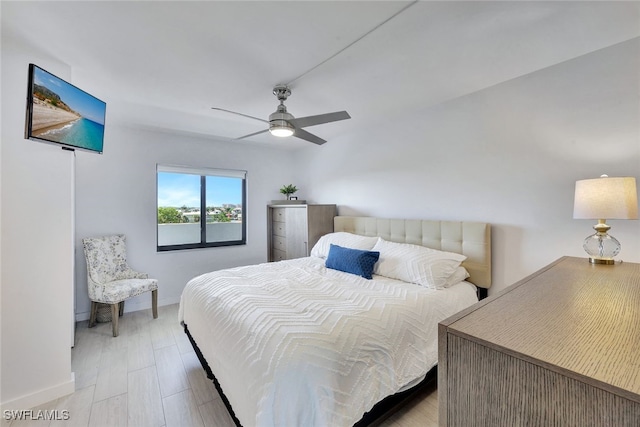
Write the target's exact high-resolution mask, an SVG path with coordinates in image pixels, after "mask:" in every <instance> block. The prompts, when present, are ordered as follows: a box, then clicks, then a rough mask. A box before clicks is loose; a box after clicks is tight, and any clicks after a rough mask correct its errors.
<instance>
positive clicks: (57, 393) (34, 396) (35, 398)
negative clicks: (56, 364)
mask: <svg viewBox="0 0 640 427" xmlns="http://www.w3.org/2000/svg"><path fill="white" fill-rule="evenodd" d="M75 391H76V378H75V374H74V373H73V372H71V378H70V379H69V381H66V382H64V383H62V384H58V385H55V386H53V387H49V388H46V389H44V390H40V391H37V392H35V393H31V394H28V395H25V396H21V397H18V398H17V399H13V400H9V401H7V402H2V404H1V405H0V406H1V407H2V413H3V414H4V411H7V410H9V411H12V410H13V411H19V410H28V409H31V408H34V407H36V406H39V405H42V404H44V403H47V402H51V401H52V400H56V399H58V398H60V397H63V396H67V395H69V394H71V393H73V392H75Z"/></svg>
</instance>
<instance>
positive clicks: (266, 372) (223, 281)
mask: <svg viewBox="0 0 640 427" xmlns="http://www.w3.org/2000/svg"><path fill="white" fill-rule="evenodd" d="M476 301H477V299H476V296H475V288H474V287H473V286H472V285H470V284H468V283H465V282H463V283H460V284H458V285H455V286H453V287H451V288H448V289H445V290H438V291H436V290H430V289H426V288H424V287H421V286H419V285H415V284H410V283H405V282H400V281H397V280H392V279H387V278H384V277H381V276H374V279H373V280H365V279H363V278H361V277H358V276H355V275H352V274H347V273H342V272H339V271H335V270H330V269H327V268H325V267H324V260H323V259H320V258H301V259H296V260H289V261H282V262H277V263H269V264H260V265H254V266H248V267H240V268H234V269H230V270H222V271H216V272H213V273H208V274H204V275H202V276H199V277H196V278H194V279H193V280H191V281H190V282H189V283H188V284H187V286H186V288H185V290H184V292H183V294H182V298H181V302H180V312H179V317H180V321H184V323H185V324H186V325H187V326H188V328H189V332H190V333H191V334H192V336H193V337H194V339H195V341H196V343H197V344H198V347H199V348H200V350H201V351H202V353H203V355H204V357H205V358H206V360H207V362H208V363H209V366H210V367H211V370H212V371H213V373H214V374H215V375H216V378H217V379H218V381H219V382H220V385H221V387H222V389H223V390H224V393H225V395H226V396H227V398H228V399H229V401H230V403H231V406H232V407H233V410H234V412H235V413H236V416H237V417H238V419H239V420H240V422H241V423H242V425H243V426H245V427H251V426H261V427H263V426H264V427H266V426H274V427H275V426H277V427H286V426H305V427H313V426H316V427H321V426H322V427H324V426H351V425H353V424H354V423H355V422H357V421H358V420H359V419H360V418H361V417H362V416H363V414H364V413H365V412H367V411H369V410H370V409H371V408H372V407H373V405H374V404H375V403H377V402H378V401H380V400H381V399H383V398H384V397H386V396H388V395H391V394H394V393H396V392H398V391H399V390H400V389H402V388H403V387H404V386H406V385H408V384H410V383H412V382H413V381H415V380H416V379H418V378H421V377H423V376H424V375H425V373H426V372H427V371H429V369H431V368H432V367H433V366H434V365H435V364H436V363H437V357H438V353H437V352H438V350H437V334H438V331H437V324H438V322H439V321H441V320H443V319H445V318H447V317H448V316H450V315H452V314H454V313H456V312H458V311H460V310H461V309H463V308H465V307H467V306H469V305H471V304H473V303H475V302H476Z"/></svg>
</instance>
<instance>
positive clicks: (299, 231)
mask: <svg viewBox="0 0 640 427" xmlns="http://www.w3.org/2000/svg"><path fill="white" fill-rule="evenodd" d="M336 214H337V208H336V205H302V204H300V205H297V204H292V205H269V206H268V207H267V224H268V227H267V228H268V230H267V236H268V245H269V261H282V260H285V259H293V258H301V257H306V256H309V251H311V248H313V245H315V244H316V242H317V241H318V239H319V238H320V237H321V236H323V235H325V234H327V233H331V232H333V218H334V217H335V216H336Z"/></svg>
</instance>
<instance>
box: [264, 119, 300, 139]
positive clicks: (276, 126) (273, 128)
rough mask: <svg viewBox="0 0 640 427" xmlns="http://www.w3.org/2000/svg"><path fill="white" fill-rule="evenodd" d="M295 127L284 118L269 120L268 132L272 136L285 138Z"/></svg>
mask: <svg viewBox="0 0 640 427" xmlns="http://www.w3.org/2000/svg"><path fill="white" fill-rule="evenodd" d="M294 131H295V128H294V127H293V126H292V125H291V124H290V123H289V122H287V121H286V120H271V121H270V122H269V132H270V133H271V135H273V136H278V137H281V138H285V137H287V136H291V135H293V133H294Z"/></svg>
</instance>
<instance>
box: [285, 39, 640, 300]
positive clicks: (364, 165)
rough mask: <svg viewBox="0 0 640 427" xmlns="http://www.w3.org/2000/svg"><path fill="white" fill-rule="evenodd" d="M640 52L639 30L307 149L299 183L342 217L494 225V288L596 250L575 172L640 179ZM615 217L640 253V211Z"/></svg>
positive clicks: (632, 254) (632, 252) (638, 255)
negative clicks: (589, 243) (579, 209)
mask: <svg viewBox="0 0 640 427" xmlns="http://www.w3.org/2000/svg"><path fill="white" fill-rule="evenodd" d="M638 52H640V41H639V39H634V40H631V41H628V42H625V43H621V44H619V45H615V46H613V47H610V48H607V49H603V50H601V51H598V52H595V53H592V54H589V55H585V56H582V57H579V58H576V59H574V60H571V61H567V62H564V63H561V64H558V65H556V66H553V67H550V68H547V69H543V70H540V71H538V72H535V73H532V74H529V75H525V76H523V77H520V78H517V79H514V80H511V81H507V82H504V83H502V84H499V85H496V86H493V87H490V88H487V89H485V90H482V91H480V92H477V93H473V94H471V95H468V96H464V97H461V98H458V99H454V100H452V101H450V102H447V103H445V104H442V105H438V106H436V107H433V108H427V109H425V110H424V111H421V112H419V114H411V115H407V116H405V117H401V116H400V115H399V116H398V117H394V118H390V119H389V121H388V122H385V123H381V124H380V125H376V126H371V127H370V128H369V129H367V130H364V131H362V132H360V133H358V134H351V135H344V136H343V137H342V138H337V139H334V140H332V141H329V143H327V144H325V145H323V146H322V149H317V148H315V147H311V148H309V149H305V150H304V151H301V152H300V153H299V154H298V155H297V157H296V159H297V161H296V164H298V165H300V170H299V171H298V175H299V179H298V180H297V181H296V183H299V187H303V188H307V189H308V190H309V195H310V197H311V198H313V199H314V200H315V201H317V202H319V203H337V204H338V205H339V214H340V215H366V216H380V217H390V218H423V219H452V220H468V221H485V222H490V223H492V224H493V234H492V237H493V243H494V245H493V271H494V274H493V280H494V286H493V289H492V292H495V291H497V290H500V289H502V288H504V287H506V286H508V285H510V284H512V283H513V282H515V281H517V280H519V279H521V278H522V277H524V276H526V275H527V274H530V273H531V272H533V271H535V270H537V269H539V268H540V267H542V266H544V265H546V264H548V263H549V262H551V261H553V260H555V259H557V258H558V257H560V256H563V255H572V256H580V257H584V256H586V254H585V253H584V251H583V250H582V241H583V239H584V238H585V237H586V236H587V235H589V234H592V233H593V231H592V229H591V226H592V225H593V223H595V222H596V221H589V220H573V219H572V214H573V191H574V185H575V181H576V180H578V179H585V178H594V177H598V176H600V174H602V173H607V174H609V175H610V176H635V177H636V179H637V180H638V183H639V184H640V108H639V105H640V103H639V98H638V96H639V92H640V91H639V79H638V76H639V75H640V65H639V55H638ZM470 72H472V70H470ZM399 113H400V114H402V112H399ZM355 119H357V118H354V120H355ZM392 123H393V125H392V126H391V124H392ZM609 223H610V224H611V225H612V227H613V228H612V230H611V234H612V235H613V236H615V237H617V238H618V239H619V240H620V241H621V243H622V252H621V254H620V258H621V259H623V260H626V261H635V262H638V261H640V221H620V220H618V221H615V220H613V221H609Z"/></svg>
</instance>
